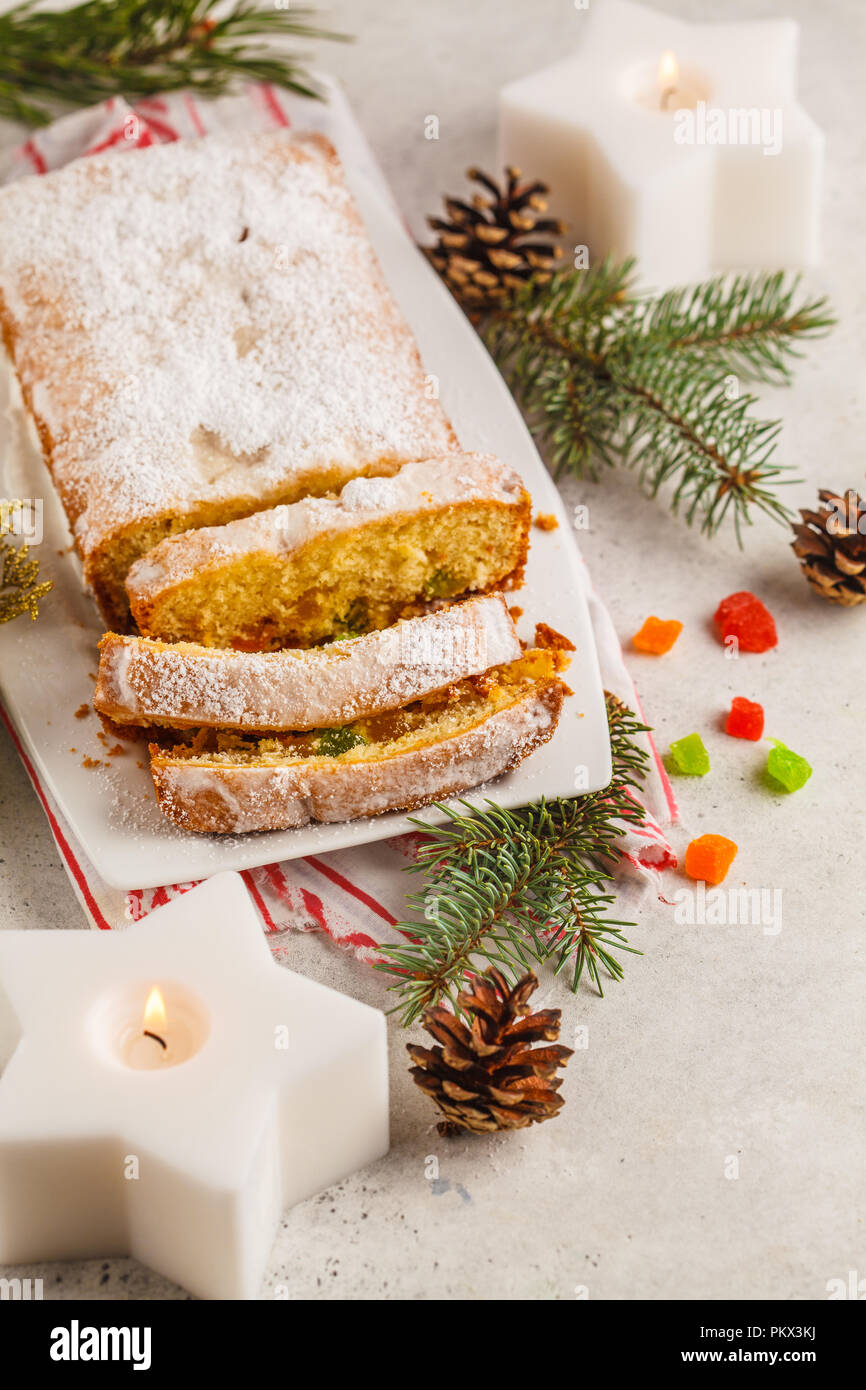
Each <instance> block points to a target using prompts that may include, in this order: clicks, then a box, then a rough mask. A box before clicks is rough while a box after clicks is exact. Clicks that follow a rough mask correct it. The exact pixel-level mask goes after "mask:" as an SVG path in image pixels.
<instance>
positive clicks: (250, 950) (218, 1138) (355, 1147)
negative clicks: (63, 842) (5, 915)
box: [0, 873, 388, 1299]
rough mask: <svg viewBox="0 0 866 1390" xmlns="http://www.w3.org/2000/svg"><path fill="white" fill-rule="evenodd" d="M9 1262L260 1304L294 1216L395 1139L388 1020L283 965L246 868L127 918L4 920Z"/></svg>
mask: <svg viewBox="0 0 866 1390" xmlns="http://www.w3.org/2000/svg"><path fill="white" fill-rule="evenodd" d="M0 1071H2V1075H0V1262H3V1263H8V1264H17V1263H31V1262H34V1261H41V1260H45V1259H68V1258H72V1257H79V1258H81V1257H90V1256H93V1257H99V1256H108V1255H126V1254H131V1255H134V1256H135V1257H136V1258H137V1259H139V1260H141V1261H142V1262H143V1263H144V1264H146V1265H149V1266H150V1267H151V1268H152V1269H155V1270H158V1271H159V1272H160V1273H161V1274H163V1275H165V1276H166V1278H168V1279H173V1280H175V1281H176V1282H177V1283H179V1284H182V1285H184V1286H185V1287H186V1288H187V1289H189V1290H190V1291H191V1292H192V1293H194V1294H197V1295H198V1296H200V1297H202V1298H231V1299H237V1298H255V1297H256V1296H257V1295H258V1294H259V1292H260V1288H261V1283H262V1277H263V1273H264V1268H265V1262H266V1260H267V1257H268V1254H269V1252H270V1249H271V1246H272V1243H273V1238H274V1231H275V1227H276V1224H277V1222H278V1220H279V1218H280V1215H281V1213H282V1212H283V1210H284V1209H285V1208H286V1207H288V1206H290V1205H291V1204H292V1203H294V1202H298V1201H301V1200H302V1199H303V1198H305V1197H309V1196H311V1195H312V1194H313V1193H314V1192H318V1191H320V1190H322V1189H323V1188H326V1187H329V1186H330V1185H331V1184H333V1183H335V1182H338V1181H339V1180H340V1179H342V1178H345V1177H346V1176H347V1175H348V1174H350V1173H352V1172H354V1171H355V1170H356V1169H358V1168H361V1167H363V1166H365V1165H366V1164H368V1163H371V1162H372V1161H373V1160H374V1159H377V1158H379V1157H380V1156H381V1155H382V1154H384V1153H385V1152H386V1151H387V1149H388V1070H387V1054H386V1041H385V1020H384V1016H383V1015H382V1014H381V1013H380V1012H379V1011H378V1010H376V1009H371V1008H368V1007H367V1006H366V1005H365V1004H360V1003H357V1002H356V1001H355V1000H353V999H348V998H345V997H344V996H343V995H341V994H337V993H336V992H335V991H334V990H331V989H327V988H325V987H324V986H323V985H319V984H316V983H314V982H313V981H312V980H307V979H305V978H304V977H303V976H301V975H297V974H294V973H293V972H292V971H290V970H287V969H285V968H283V967H281V966H279V965H277V964H276V963H275V962H274V960H273V959H272V957H271V953H270V951H269V949H268V946H267V943H266V941H265V938H264V935H263V933H262V930H261V927H260V925H259V923H258V920H257V918H256V915H255V912H254V911H253V908H252V905H251V903H250V900H249V897H248V895H247V892H246V889H245V888H244V885H243V882H242V880H241V879H240V878H239V877H238V875H237V874H233V873H223V874H217V875H216V876H215V877H214V878H211V879H209V880H207V881H206V882H205V883H203V884H201V885H200V886H199V887H198V888H194V889H192V890H190V891H189V892H188V893H187V894H185V895H184V896H183V897H182V898H180V899H177V900H175V901H174V902H172V903H170V904H169V905H168V906H166V907H163V908H160V909H159V910H158V911H157V912H155V913H154V914H152V916H150V917H148V918H146V919H145V920H144V921H142V922H139V923H136V924H135V925H134V926H131V927H130V928H128V929H127V930H125V931H119V932H110V933H93V932H86V931H8V932H2V933H0Z"/></svg>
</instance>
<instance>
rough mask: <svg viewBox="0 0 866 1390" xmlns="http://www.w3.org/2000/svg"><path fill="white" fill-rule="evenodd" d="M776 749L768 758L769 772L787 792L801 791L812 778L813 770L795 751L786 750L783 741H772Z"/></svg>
mask: <svg viewBox="0 0 866 1390" xmlns="http://www.w3.org/2000/svg"><path fill="white" fill-rule="evenodd" d="M772 742H773V744H774V747H773V748H771V749H770V752H769V755H768V757H767V771H768V772H769V774H770V776H771V777H773V778H774V779H775V780H776V781H777V782H781V784H782V786H783V787H784V788H785V791H786V792H796V791H799V789H800V787H804V786H805V785H806V783H807V782H808V780H809V778H810V777H811V776H812V769H811V767H810V765H809V764H808V763H807V762H806V759H805V758H801V757H800V754H799V753H795V752H794V751H793V749H791V748H786V747H785V745H784V743H783V742H782V740H781V739H778V738H774V739H773V740H772Z"/></svg>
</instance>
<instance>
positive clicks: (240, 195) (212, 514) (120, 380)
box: [0, 131, 456, 631]
mask: <svg viewBox="0 0 866 1390" xmlns="http://www.w3.org/2000/svg"><path fill="white" fill-rule="evenodd" d="M0 246H2V256H0V327H2V332H3V338H4V340H5V343H6V346H7V348H8V351H9V353H10V354H11V356H12V359H13V362H14V365H15V369H16V372H17V375H18V379H19V382H20V385H21V388H22V393H23V396H24V400H25V403H26V405H27V406H28V408H29V410H30V412H31V414H32V415H33V418H34V420H35V423H36V426H37V429H38V431H39V435H40V437H41V442H42V447H43V451H44V454H45V458H46V461H47V463H48V465H49V468H50V469H51V473H52V476H53V479H54V482H55V485H56V487H57V489H58V491H59V493H60V497H61V499H62V502H63V505H64V508H65V510H66V515H67V518H68V521H69V525H70V527H71V529H72V532H73V536H74V538H75V544H76V547H77V549H78V552H79V554H80V556H81V559H82V562H83V566H84V575H85V579H86V580H87V582H88V583H89V584H90V586H91V587H92V589H93V591H94V593H95V596H96V599H97V602H98V604H99V606H100V609H101V611H102V614H103V617H104V618H105V621H106V624H107V626H109V627H110V628H113V629H115V630H117V631H124V630H126V629H127V627H128V620H129V612H128V607H127V600H126V593H125V590H124V587H123V584H124V579H125V577H126V573H127V571H128V569H129V567H130V565H131V564H132V562H133V561H134V560H135V559H136V558H137V557H138V556H139V555H141V554H143V553H144V552H145V551H146V550H149V549H150V547H151V546H153V545H155V544H156V543H157V542H158V541H160V540H161V539H162V538H163V537H164V536H166V535H169V534H175V533H177V532H180V531H184V530H187V529H188V528H189V527H193V526H211V525H215V524H220V523H223V522H226V521H229V520H231V519H233V518H235V517H238V516H245V515H248V514H249V513H250V512H253V511H256V510H257V509H259V508H261V507H262V506H266V507H271V506H274V505H276V504H277V503H282V502H289V501H293V500H295V499H297V498H299V497H302V496H306V495H321V494H324V493H326V492H332V491H334V490H336V489H338V488H339V487H341V486H342V484H343V483H344V482H346V481H347V480H348V479H349V478H352V477H356V476H359V475H362V474H384V473H389V472H392V471H394V470H395V469H396V468H397V467H399V465H400V464H401V463H404V462H406V461H408V460H411V459H417V458H422V457H424V456H425V455H426V454H431V453H439V452H444V451H445V450H447V449H449V448H452V447H455V445H456V440H455V438H454V435H453V432H452V430H451V428H450V426H449V424H448V421H447V419H446V417H445V415H444V413H443V410H442V408H441V406H440V404H439V402H438V400H437V399H435V395H434V393H433V392H431V390H430V389H429V378H427V377H426V376H425V374H424V370H423V367H422V365H421V361H420V358H419V356H418V351H417V348H416V345H415V341H414V339H413V336H412V333H411V331H410V329H409V327H408V325H407V324H406V322H405V321H404V319H403V317H402V314H401V313H400V310H399V309H398V307H397V305H396V303H395V301H394V299H393V298H392V296H391V294H390V293H389V291H388V289H387V287H386V285H385V283H384V280H383V278H382V274H381V271H380V269H379V265H378V262H377V260H376V255H375V253H374V251H373V248H372V245H371V243H370V241H369V238H368V236H367V233H366V231H365V228H364V226H363V223H362V221H361V218H360V215H359V213H358V210H357V208H356V206H355V203H354V200H353V199H352V196H351V194H350V193H349V191H348V189H347V187H346V183H345V181H344V178H343V173H342V169H341V167H340V164H339V161H338V159H337V156H336V155H335V153H334V151H333V149H332V148H331V146H330V145H329V144H328V142H327V141H326V140H325V139H324V138H323V137H322V136H319V135H311V136H293V135H292V134H290V133H288V132H285V131H282V132H277V133H273V134H267V135H255V136H240V137H238V136H224V135H210V136H205V137H204V138H202V139H199V140H181V141H178V142H176V143H174V144H169V145H163V146H160V147H158V148H151V149H145V150H135V151H131V152H130V153H128V154H124V155H123V157H122V158H118V157H117V156H116V155H113V154H111V153H108V154H107V155H94V156H90V157H88V158H87V159H79V160H75V161H74V162H73V163H71V164H69V165H68V166H67V167H66V168H64V169H61V170H58V171H57V172H55V173H51V174H47V175H45V176H44V177H42V178H25V179H21V180H20V181H18V182H16V183H13V184H11V185H10V186H9V187H7V188H3V189H0Z"/></svg>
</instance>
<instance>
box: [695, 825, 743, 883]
mask: <svg viewBox="0 0 866 1390" xmlns="http://www.w3.org/2000/svg"><path fill="white" fill-rule="evenodd" d="M736 857H737V846H736V845H735V844H734V842H733V840H726V839H725V837H724V835H699V836H698V838H697V839H696V840H692V842H691V844H690V845H689V847H688V849H687V850H686V866H685V867H686V873H687V874H688V876H689V878H695V879H703V881H704V883H721V881H722V879H723V878H724V877H725V875H726V874H727V872H728V869H729V868H730V867H731V865H732V864H733V862H734V860H735V859H736Z"/></svg>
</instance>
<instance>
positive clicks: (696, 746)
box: [671, 734, 710, 777]
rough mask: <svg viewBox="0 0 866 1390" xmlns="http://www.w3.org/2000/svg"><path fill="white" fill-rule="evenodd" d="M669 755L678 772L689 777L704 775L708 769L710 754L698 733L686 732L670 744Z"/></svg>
mask: <svg viewBox="0 0 866 1390" xmlns="http://www.w3.org/2000/svg"><path fill="white" fill-rule="evenodd" d="M671 757H672V758H673V760H674V763H675V764H676V767H677V771H678V772H685V773H687V774H688V776H690V777H706V775H707V773H708V772H709V770H710V755H709V753H708V752H707V750H706V748H705V747H704V742H703V739H702V738H701V736H700V734H686V736H685V738H678V739H677V740H676V742H675V743H672V744H671Z"/></svg>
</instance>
